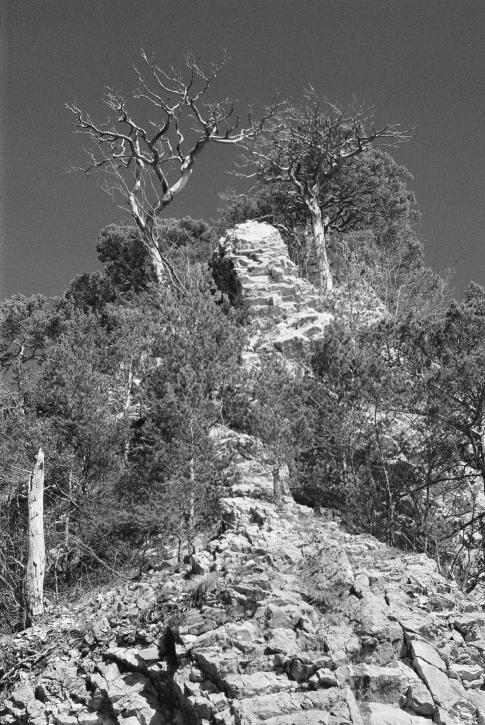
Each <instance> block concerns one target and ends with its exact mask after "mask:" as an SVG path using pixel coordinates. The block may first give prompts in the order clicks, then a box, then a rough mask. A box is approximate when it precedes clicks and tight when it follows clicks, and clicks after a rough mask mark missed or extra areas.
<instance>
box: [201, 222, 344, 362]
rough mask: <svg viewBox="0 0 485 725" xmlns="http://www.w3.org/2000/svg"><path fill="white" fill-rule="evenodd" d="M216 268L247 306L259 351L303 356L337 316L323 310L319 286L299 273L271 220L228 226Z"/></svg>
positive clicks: (222, 285) (225, 287)
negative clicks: (317, 287)
mask: <svg viewBox="0 0 485 725" xmlns="http://www.w3.org/2000/svg"><path fill="white" fill-rule="evenodd" d="M213 272H214V278H215V280H216V283H217V285H218V287H219V289H220V290H221V291H222V292H224V293H225V294H227V295H228V296H229V298H230V300H231V301H232V302H233V304H236V305H244V306H245V308H246V310H247V313H248V317H249V321H250V323H251V325H252V327H253V329H254V331H255V335H254V337H253V339H252V342H251V344H252V347H253V350H254V351H257V350H261V351H263V350H266V351H271V350H277V351H279V352H281V353H283V354H284V355H285V357H288V358H290V359H291V358H298V357H301V356H302V355H304V354H305V352H307V351H308V349H309V347H310V343H311V341H312V340H313V339H315V338H318V337H321V336H322V335H323V332H324V330H325V327H326V326H327V325H328V324H329V323H330V322H331V321H332V320H333V315H332V314H331V313H329V312H325V311H322V309H321V304H320V300H319V296H318V293H317V290H316V289H315V287H314V286H313V285H312V284H311V283H310V282H308V281H307V280H305V279H302V278H301V277H300V276H299V273H298V269H297V266H296V265H295V264H294V262H292V261H291V259H290V257H289V254H288V249H287V247H286V244H285V243H284V241H283V239H282V237H281V234H280V233H279V231H278V230H277V229H275V228H274V227H272V226H271V225H270V224H266V223H261V222H255V221H249V222H245V223H244V224H238V225H237V226H236V227H234V228H233V229H230V230H229V231H228V232H226V234H225V236H223V237H222V238H221V240H220V242H219V250H218V253H217V254H216V256H215V258H214V262H213Z"/></svg>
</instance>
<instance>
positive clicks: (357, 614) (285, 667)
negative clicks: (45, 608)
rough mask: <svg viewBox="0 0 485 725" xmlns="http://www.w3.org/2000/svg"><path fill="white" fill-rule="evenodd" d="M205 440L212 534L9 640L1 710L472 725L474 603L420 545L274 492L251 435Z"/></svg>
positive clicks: (483, 634) (61, 718)
mask: <svg viewBox="0 0 485 725" xmlns="http://www.w3.org/2000/svg"><path fill="white" fill-rule="evenodd" d="M215 435H216V436H217V439H218V440H219V443H220V445H221V446H223V447H225V448H226V449H227V448H229V449H230V450H231V451H232V453H233V463H232V470H231V472H230V473H231V475H230V476H229V477H228V481H229V482H230V483H229V484H228V488H227V491H226V495H225V497H224V498H223V500H222V522H223V523H222V529H221V531H220V533H219V534H218V535H217V536H215V537H214V538H213V539H212V540H211V541H209V542H208V543H207V545H206V546H205V547H204V548H202V549H201V550H200V551H199V552H198V553H197V554H195V555H194V556H192V558H191V560H190V561H189V562H187V564H186V565H185V566H184V567H183V568H182V569H181V570H180V569H177V566H176V564H175V562H174V561H173V560H172V559H170V558H166V557H165V558H163V556H162V554H161V553H160V554H159V556H160V559H159V560H158V561H156V567H155V568H154V570H153V571H152V572H151V573H150V574H149V575H146V577H145V578H144V579H143V580H142V581H141V582H133V583H131V584H129V585H125V586H124V587H120V588H119V589H118V590H116V591H115V590H113V591H110V592H105V593H104V594H100V595H99V596H98V597H97V598H96V599H94V600H93V601H91V602H88V603H85V604H84V605H83V607H78V608H77V610H76V609H74V611H72V612H70V613H67V612H65V613H63V614H62V616H59V615H57V616H52V617H51V619H50V621H49V622H48V623H46V624H45V625H44V626H42V627H35V628H31V629H30V630H27V631H26V632H23V633H21V634H19V635H16V637H14V638H13V643H14V645H15V650H16V651H17V652H18V653H19V655H18V656H19V658H20V659H22V658H24V657H25V664H24V666H23V667H19V668H18V669H17V671H16V680H17V682H16V684H15V685H14V687H12V688H11V689H10V691H9V692H8V695H7V698H6V700H5V702H4V705H3V713H2V715H1V716H0V723H2V725H14V724H17V723H18V724H19V725H20V723H26V724H28V725H139V724H140V725H163V724H165V723H167V724H168V723H173V724H174V725H182V724H184V723H188V724H191V723H192V724H194V725H209V723H211V724H213V725H252V724H253V723H266V725H292V724H294V725H298V724H300V723H301V724H309V725H312V724H315V725H316V724H317V723H320V724H321V723H324V724H325V725H345V724H347V725H350V724H353V725H386V724H388V725H426V723H430V722H431V721H433V722H435V723H440V724H441V725H445V724H446V725H458V724H459V723H469V724H470V725H480V724H483V723H484V722H485V677H484V676H485V660H484V652H485V615H484V614H483V612H482V610H481V607H479V606H478V605H477V604H476V603H474V602H473V600H470V599H466V598H465V597H464V596H463V595H462V594H461V593H460V592H459V590H458V589H457V588H456V586H455V585H454V584H453V582H450V581H447V580H446V579H444V578H443V577H442V576H441V575H440V574H439V573H438V571H437V566H436V564H435V563H434V562H433V561H431V560H430V559H428V558H427V557H426V556H424V555H412V554H405V553H402V552H399V551H396V550H392V549H389V548H388V547H387V546H385V545H384V544H382V543H380V542H378V541H377V540H376V539H374V538H372V537H369V536H364V535H360V536H355V535H352V534H349V533H346V532H345V531H344V529H343V528H342V527H341V526H340V524H339V522H338V521H335V520H329V519H327V518H325V516H316V515H315V513H314V511H313V510H312V509H310V508H306V507H304V506H300V505H297V504H296V503H295V502H294V501H293V500H292V499H291V498H289V497H287V498H285V499H284V501H283V502H282V503H281V504H276V503H275V502H274V501H273V483H272V476H271V471H270V470H269V469H266V468H265V466H264V464H262V463H261V462H260V460H258V458H257V450H258V445H257V442H255V441H254V439H251V438H250V437H249V436H239V435H238V434H236V433H234V432H233V431H230V430H228V429H225V428H219V429H217V430H216V431H215ZM255 456H256V457H255ZM49 648H50V651H48V650H49ZM32 652H33V653H34V654H33V655H32V654H30V655H29V653H32ZM43 652H44V655H43ZM46 652H47V654H46ZM29 657H30V659H29ZM42 657H44V660H43V662H42ZM42 664H43V667H41V665H42ZM482 688H484V689H482Z"/></svg>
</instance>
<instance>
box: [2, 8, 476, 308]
mask: <svg viewBox="0 0 485 725" xmlns="http://www.w3.org/2000/svg"><path fill="white" fill-rule="evenodd" d="M0 2H1V4H0V8H1V11H0V20H1V34H0V41H1V55H2V57H1V68H2V71H3V78H2V79H1V84H0V94H1V99H0V100H1V105H0V108H1V114H2V117H1V126H0V131H1V141H2V145H1V148H0V156H1V170H2V173H1V179H0V192H1V200H0V203H1V207H0V209H1V227H0V233H1V244H2V257H1V272H2V274H1V285H2V286H1V296H2V297H3V296H7V295H10V294H13V293H15V292H22V293H23V294H31V293H33V292H42V293H44V294H49V295H52V294H56V293H58V292H60V291H62V290H63V289H65V287H66V286H67V284H68V283H69V281H70V280H71V279H72V278H73V277H74V276H75V275H76V274H79V273H80V272H83V271H86V270H92V269H94V268H96V266H97V261H96V254H95V243H96V238H97V235H98V232H99V230H100V229H101V228H102V227H103V226H105V225H106V224H108V223H110V222H113V221H114V222H116V221H120V219H121V217H120V215H121V212H120V211H119V210H118V209H117V208H116V207H114V206H113V204H112V202H111V200H110V199H109V197H107V196H106V195H104V194H103V193H102V192H101V191H100V189H99V183H100V178H99V177H98V178H97V177H96V176H89V177H85V176H83V175H79V176H78V175H67V174H66V173H65V169H66V168H67V167H68V166H69V165H70V164H72V163H79V162H80V161H81V160H82V155H81V152H80V144H81V141H82V139H81V137H79V136H76V135H74V134H72V132H71V127H70V123H71V118H70V116H69V113H68V112H67V111H66V110H65V109H64V103H65V102H66V101H73V100H74V101H77V102H78V104H79V105H80V106H82V107H85V108H87V109H90V110H91V112H92V114H93V116H94V117H96V118H102V117H103V116H104V109H103V105H102V104H101V102H100V98H101V97H102V95H103V91H104V87H105V86H106V85H116V86H117V87H118V88H120V89H122V90H123V91H125V92H126V93H127V94H128V93H129V92H130V91H131V90H132V89H133V87H134V85H135V83H134V77H133V72H132V64H133V63H134V62H136V61H137V60H138V58H139V50H140V46H144V47H145V48H147V49H149V50H152V49H153V50H154V51H155V53H156V57H157V60H158V63H159V65H161V66H162V67H166V66H167V65H170V64H174V65H176V66H180V65H181V64H182V62H183V57H184V52H185V49H187V48H191V49H192V50H193V51H194V52H195V53H196V54H197V55H199V56H200V57H201V59H207V60H208V61H209V60H212V59H214V58H217V57H219V56H220V55H221V51H222V49H223V48H227V49H228V51H229V53H230V55H231V62H230V64H229V65H228V66H226V68H225V71H224V74H223V76H221V79H220V82H219V84H218V86H217V92H218V94H219V95H220V96H226V95H231V96H234V97H237V98H238V99H239V100H240V101H241V103H242V104H244V103H248V102H252V103H264V102H265V101H268V100H269V99H270V98H271V96H272V95H273V93H274V91H275V90H278V91H280V92H281V94H282V95H283V96H285V97H289V98H291V99H293V100H295V101H298V100H299V99H300V98H301V92H302V89H303V87H304V86H305V85H306V84H308V83H312V84H313V85H314V86H315V87H316V88H317V90H318V91H319V92H321V94H322V95H325V96H326V97H328V98H329V99H330V100H337V101H340V102H342V103H347V102H349V101H350V100H351V98H352V94H355V95H357V97H358V99H359V100H361V101H364V102H366V103H369V104H373V105H374V106H375V107H376V112H377V118H378V120H379V121H380V122H387V121H389V122H399V123H401V124H402V125H403V126H404V127H411V126H412V127H414V126H416V127H417V129H416V131H415V133H414V138H413V140H412V141H411V142H409V143H408V144H406V146H404V147H402V148H400V149H399V151H398V152H396V153H395V154H394V155H395V157H396V158H398V160H399V161H400V162H402V163H404V164H405V165H406V166H407V167H408V168H409V169H410V171H411V172H412V173H413V174H414V177H415V180H414V182H413V189H414V191H415V193H416V196H417V198H418V202H419V208H420V210H421V212H422V215H423V217H422V222H421V224H420V229H419V232H420V235H421V237H422V239H423V240H424V242H425V245H426V250H427V260H428V262H429V263H430V264H432V265H433V266H434V267H435V268H437V269H443V268H445V267H447V266H454V267H456V279H455V282H456V288H457V291H458V292H460V291H461V290H462V289H463V287H464V286H465V285H466V284H467V282H468V281H469V280H470V279H474V280H475V281H476V282H479V283H481V284H485V253H484V244H483V238H484V234H483V230H484V227H485V203H484V202H485V199H484V197H485V165H484V157H485V153H484V152H485V132H484V129H485V119H484V115H485V93H484V78H485V42H484V36H485V3H484V2H483V0H459V1H458V2H457V0H298V1H297V0H292V1H290V0H242V1H240V0H237V1H236V0H135V1H134V0H83V1H82V2H81V1H78V0H0ZM236 156H237V154H236V153H235V152H234V150H233V149H227V148H224V150H221V149H220V148H218V149H215V148H213V149H211V150H210V152H209V153H206V154H205V156H203V157H201V158H200V163H199V165H198V168H197V169H196V171H195V172H194V175H193V177H192V179H191V181H190V184H189V186H188V187H187V188H186V189H185V191H184V192H183V194H182V195H181V196H180V197H179V198H178V201H177V202H176V204H174V205H173V206H172V207H170V208H169V213H170V216H172V215H175V216H178V215H182V214H189V215H191V216H194V217H200V216H203V217H206V218H210V217H211V216H214V215H215V213H216V210H217V207H218V206H220V205H221V201H220V199H219V197H218V193H219V192H221V191H223V190H224V189H225V188H227V187H228V186H231V185H233V184H234V181H233V180H232V179H231V177H230V176H227V175H226V174H225V171H226V170H228V169H230V168H231V166H232V162H233V161H234V160H235V159H236Z"/></svg>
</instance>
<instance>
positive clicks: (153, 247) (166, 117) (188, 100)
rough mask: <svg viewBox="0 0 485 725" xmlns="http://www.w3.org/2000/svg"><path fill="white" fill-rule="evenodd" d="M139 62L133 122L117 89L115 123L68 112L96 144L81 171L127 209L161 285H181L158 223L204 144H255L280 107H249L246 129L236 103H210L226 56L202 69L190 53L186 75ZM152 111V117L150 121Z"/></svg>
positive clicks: (109, 100) (110, 95) (112, 92)
mask: <svg viewBox="0 0 485 725" xmlns="http://www.w3.org/2000/svg"><path fill="white" fill-rule="evenodd" d="M141 56H142V59H143V63H144V66H145V69H144V74H143V73H142V72H141V71H139V70H138V69H137V68H135V73H136V76H137V79H138V86H137V88H136V90H135V92H134V94H133V97H134V99H136V100H137V102H138V106H137V107H138V109H139V113H137V115H136V116H135V115H134V114H132V112H131V111H130V110H129V109H128V104H127V102H126V99H125V98H124V96H123V95H122V94H121V93H120V92H119V91H117V90H116V89H114V88H108V90H107V94H106V97H105V102H106V104H107V106H108V108H109V109H110V110H111V111H112V113H113V114H114V115H113V119H109V120H108V121H107V122H105V123H97V122H95V121H93V120H92V118H91V116H90V115H89V114H88V113H86V112H85V111H83V110H81V109H80V108H79V107H78V106H77V105H75V104H66V106H67V108H68V109H69V110H70V111H71V112H72V113H73V114H74V116H75V118H76V120H75V122H74V124H73V125H74V129H75V130H76V131H77V132H79V133H84V134H86V135H87V136H88V137H89V138H90V139H91V141H92V148H91V149H89V150H87V153H88V156H89V163H88V165H87V166H85V167H83V168H82V170H83V171H85V172H86V173H87V172H89V171H92V170H101V171H102V172H104V174H105V183H104V187H103V188H104V189H105V190H106V191H107V192H108V193H109V194H110V195H111V196H113V197H114V198H115V199H116V200H117V202H118V203H120V201H121V203H122V205H123V206H125V205H128V207H129V210H130V213H131V216H132V218H133V220H134V222H135V224H136V227H137V228H138V230H139V232H140V236H141V240H142V242H143V244H144V245H145V247H146V248H147V249H148V251H149V253H150V257H151V261H152V264H153V268H154V271H155V274H156V277H157V279H158V281H159V282H165V281H167V280H168V281H171V282H172V283H175V284H176V285H177V286H180V285H181V283H180V280H179V279H178V278H177V275H176V272H175V270H174V269H173V267H172V265H171V264H170V261H169V260H168V259H167V258H166V256H165V255H164V254H163V252H162V251H161V249H160V245H159V239H158V233H157V218H158V217H159V216H160V215H161V213H162V212H163V211H164V209H165V208H166V207H167V206H168V205H169V204H170V203H171V201H172V200H173V199H174V197H175V196H176V195H177V194H179V193H180V191H182V189H184V187H185V186H186V184H187V182H188V180H189V178H190V176H191V174H192V172H193V169H194V165H195V162H196V160H197V159H198V157H199V156H200V154H201V152H202V150H203V149H204V148H205V147H206V146H208V145H209V144H211V143H218V144H233V145H234V144H240V143H243V142H247V141H248V140H250V139H253V138H255V136H256V135H257V134H259V133H260V132H261V130H262V128H263V127H264V125H265V123H266V122H267V120H268V119H269V118H271V117H272V116H273V115H274V112H275V110H276V108H277V106H278V104H277V103H276V102H275V103H273V104H272V105H270V106H269V107H268V108H267V109H266V110H265V112H264V114H263V115H262V117H261V118H260V119H259V120H255V119H254V117H253V112H252V109H251V107H250V108H249V110H248V112H247V117H246V121H245V123H244V124H241V121H240V118H239V116H238V115H237V113H236V109H235V105H234V103H233V101H231V100H230V99H228V98H226V99H223V100H221V101H213V102H211V101H209V100H208V94H209V91H210V89H211V86H212V84H213V83H214V81H215V80H216V78H217V77H218V75H219V74H220V72H221V71H222V69H223V68H224V66H225V64H226V62H227V57H224V58H223V60H222V61H221V62H220V63H215V64H212V65H211V68H210V70H209V71H205V70H203V69H202V68H201V66H200V65H199V63H198V61H197V60H196V59H195V58H194V56H193V55H192V54H191V53H188V54H187V55H186V59H185V69H184V71H183V72H182V71H178V70H176V69H175V68H173V67H171V68H170V69H169V70H168V72H167V71H164V70H163V69H162V68H160V67H159V66H158V65H157V64H156V63H155V61H154V59H153V57H149V56H148V55H147V53H146V52H145V51H143V50H142V53H141ZM150 109H151V110H152V111H153V118H149V117H148V118H147V115H148V116H149V115H150V114H149V113H148V112H149V111H150ZM144 112H145V113H144ZM140 117H142V118H140Z"/></svg>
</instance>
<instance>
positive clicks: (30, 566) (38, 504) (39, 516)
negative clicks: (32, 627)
mask: <svg viewBox="0 0 485 725" xmlns="http://www.w3.org/2000/svg"><path fill="white" fill-rule="evenodd" d="M28 510H29V534H28V536H29V556H28V561H27V569H26V572H25V605H26V610H27V611H26V622H27V623H31V622H33V621H34V619H35V617H39V616H40V615H42V614H43V613H44V574H45V543H44V453H43V451H42V448H39V452H38V454H37V457H36V460H35V466H34V471H33V473H31V474H30V477H29V490H28Z"/></svg>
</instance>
